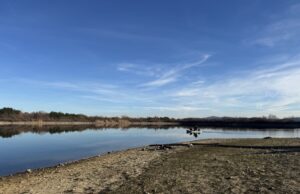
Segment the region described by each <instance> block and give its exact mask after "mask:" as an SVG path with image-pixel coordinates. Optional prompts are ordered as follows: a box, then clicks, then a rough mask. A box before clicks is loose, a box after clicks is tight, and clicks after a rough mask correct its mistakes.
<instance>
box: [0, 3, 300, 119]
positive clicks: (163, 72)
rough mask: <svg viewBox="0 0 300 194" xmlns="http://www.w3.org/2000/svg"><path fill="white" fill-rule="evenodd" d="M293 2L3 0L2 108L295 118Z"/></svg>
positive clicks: (298, 70) (296, 6)
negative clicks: (271, 115) (272, 115)
mask: <svg viewBox="0 0 300 194" xmlns="http://www.w3.org/2000/svg"><path fill="white" fill-rule="evenodd" d="M299 83H300V2H299V1H297V0H284V1H282V0H264V1H261V0H251V1H246V0H239V1H235V0H228V1H217V0H188V1H179V0H164V1H161V0H151V1H140V0H109V1H106V0H97V1H94V0H89V1H84V0H80V1H79V0H72V1H67V0H51V1H46V0H42V1H41V0H36V1H32V0H27V1H22V0H16V1H10V0H1V1H0V107H13V108H16V109H20V110H22V111H28V112H31V111H48V112H49V111H62V112H72V113H83V114H87V115H102V116H123V115H127V116H136V117H140V116H141V117H145V116H169V117H176V118H183V117H207V116H235V117H240V116H241V117H242V116H246V117H252V116H263V115H269V114H275V115H277V116H279V117H289V116H300V87H299Z"/></svg>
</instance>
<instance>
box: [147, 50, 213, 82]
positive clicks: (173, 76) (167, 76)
mask: <svg viewBox="0 0 300 194" xmlns="http://www.w3.org/2000/svg"><path fill="white" fill-rule="evenodd" d="M209 58H210V55H208V54H206V55H203V56H202V58H201V59H200V60H198V61H196V62H194V63H186V64H180V65H177V66H176V67H175V68H172V69H170V70H168V71H166V72H165V73H163V74H162V75H161V76H159V77H158V78H157V79H155V80H152V81H150V82H147V83H144V84H142V85H141V86H142V87H161V86H164V85H167V84H169V83H172V82H175V81H177V79H178V78H179V77H180V75H181V73H182V72H183V71H185V70H187V69H190V68H192V67H196V66H200V65H201V64H203V63H204V62H206V61H207V60H208V59H209Z"/></svg>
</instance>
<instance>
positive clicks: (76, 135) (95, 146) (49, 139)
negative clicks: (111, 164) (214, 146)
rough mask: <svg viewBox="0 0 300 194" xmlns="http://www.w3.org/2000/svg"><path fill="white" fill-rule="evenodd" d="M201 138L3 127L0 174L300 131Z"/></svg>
mask: <svg viewBox="0 0 300 194" xmlns="http://www.w3.org/2000/svg"><path fill="white" fill-rule="evenodd" d="M201 131H202V133H201V134H200V135H198V137H194V136H193V135H190V134H187V133H186V129H184V128H180V127H173V128H164V129H161V128H126V129H120V128H105V129H104V128H95V127H84V126H81V127H78V126H69V127H44V128H43V127H31V126H24V127H22V126H5V127H4V126H0V175H1V176H3V175H9V174H12V173H16V172H21V171H24V170H26V169H29V168H30V169H34V168H41V167H47V166H53V165H56V164H59V163H61V162H66V161H72V160H78V159H81V158H85V157H90V156H95V155H99V154H104V153H107V152H111V151H117V150H124V149H128V148H133V147H139V146H144V145H149V144H156V143H176V142H182V141H191V140H196V139H208V138H262V137H266V136H271V137H300V129H260V130H258V129H257V130H255V129H242V130H238V129H210V128H203V129H202V130H201Z"/></svg>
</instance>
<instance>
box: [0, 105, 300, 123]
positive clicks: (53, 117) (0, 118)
mask: <svg viewBox="0 0 300 194" xmlns="http://www.w3.org/2000/svg"><path fill="white" fill-rule="evenodd" d="M0 125H96V126H99V127H132V126H164V125H171V126H182V127H191V126H198V127H231V128H299V127H300V118H297V117H290V118H282V119H279V118H277V117H276V116H274V115H269V116H268V117H252V118H243V117H206V118H169V117H139V118H136V117H128V116H121V117H102V116H87V115H83V114H72V113H62V112H50V113H46V112H42V111H39V112H31V113H28V112H22V111H20V110H16V109H13V108H2V109H0Z"/></svg>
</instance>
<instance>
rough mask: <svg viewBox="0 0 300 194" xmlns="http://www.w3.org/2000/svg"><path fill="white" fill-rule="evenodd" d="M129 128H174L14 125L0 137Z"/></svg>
mask: <svg viewBox="0 0 300 194" xmlns="http://www.w3.org/2000/svg"><path fill="white" fill-rule="evenodd" d="M130 128H143V129H150V130H162V129H164V130H166V129H170V128H174V126H150V125H149V126H144V125H143V126H130V127H122V128H121V127H98V126H95V125H63V126H38V125H37V126H31V125H24V126H23V125H14V126H0V137H3V138H10V137H13V136H15V135H19V134H21V133H36V134H43V133H50V134H59V133H68V132H80V131H85V130H94V131H101V130H110V129H116V130H122V131H127V130H129V129H130Z"/></svg>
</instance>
